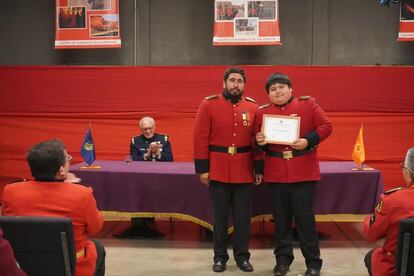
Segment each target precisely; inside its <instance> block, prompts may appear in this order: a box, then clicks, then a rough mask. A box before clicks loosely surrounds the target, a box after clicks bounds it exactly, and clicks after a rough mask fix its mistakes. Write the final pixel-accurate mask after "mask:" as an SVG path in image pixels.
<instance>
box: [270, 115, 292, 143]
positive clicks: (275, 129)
mask: <svg viewBox="0 0 414 276" xmlns="http://www.w3.org/2000/svg"><path fill="white" fill-rule="evenodd" d="M299 130H300V117H292V116H279V115H270V114H263V123H262V132H263V133H264V135H265V136H266V142H267V143H269V144H282V145H290V144H292V142H293V141H295V140H296V139H298V138H299Z"/></svg>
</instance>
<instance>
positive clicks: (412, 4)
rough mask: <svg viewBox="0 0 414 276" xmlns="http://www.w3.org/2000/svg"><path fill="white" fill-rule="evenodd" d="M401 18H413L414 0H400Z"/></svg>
mask: <svg viewBox="0 0 414 276" xmlns="http://www.w3.org/2000/svg"><path fill="white" fill-rule="evenodd" d="M401 20H414V0H402V1H401Z"/></svg>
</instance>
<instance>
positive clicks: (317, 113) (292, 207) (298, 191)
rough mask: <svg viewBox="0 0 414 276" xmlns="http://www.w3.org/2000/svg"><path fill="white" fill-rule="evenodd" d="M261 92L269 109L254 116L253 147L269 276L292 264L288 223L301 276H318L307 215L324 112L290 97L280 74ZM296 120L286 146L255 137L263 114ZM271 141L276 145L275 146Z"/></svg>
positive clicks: (324, 133)
mask: <svg viewBox="0 0 414 276" xmlns="http://www.w3.org/2000/svg"><path fill="white" fill-rule="evenodd" d="M266 92H267V94H268V96H269V100H270V102H271V103H270V104H267V105H264V106H261V107H260V108H259V110H258V112H257V114H256V123H255V133H256V142H257V144H258V145H259V147H260V149H261V150H262V152H263V155H264V179H263V181H264V182H265V183H267V184H268V188H269V196H270V200H271V205H272V212H273V217H274V220H275V226H276V227H275V243H276V247H275V249H274V254H275V256H276V266H275V268H274V270H273V273H274V275H286V273H287V272H288V271H289V266H290V264H291V263H292V262H293V259H294V256H293V247H292V239H293V237H292V223H293V222H294V224H295V226H296V228H297V232H298V239H299V244H300V248H301V251H302V254H303V256H304V258H305V262H306V267H307V270H306V273H305V275H306V276H310V275H312V276H314V275H319V274H320V270H321V267H322V259H321V258H320V249H319V241H318V233H317V230H316V223H315V216H314V213H313V197H314V192H315V187H316V183H317V181H318V180H319V179H320V171H319V162H318V158H317V153H316V148H317V146H318V144H319V143H320V142H322V141H323V140H325V139H326V138H327V137H328V136H329V135H330V134H331V132H332V125H331V123H330V122H329V120H328V118H327V116H326V114H325V112H324V111H323V110H322V108H321V107H320V106H319V105H318V104H317V103H316V101H315V99H313V98H311V97H309V96H301V97H295V96H293V95H292V84H291V81H290V79H289V77H288V76H287V75H285V74H281V73H276V74H272V75H270V76H269V78H268V80H267V82H266ZM264 114H268V115H278V116H289V117H300V129H299V138H298V139H296V140H294V141H291V143H290V144H289V145H285V144H275V143H267V142H268V141H267V140H266V136H265V134H264V133H262V132H261V128H262V121H263V115H264ZM276 142H277V141H276Z"/></svg>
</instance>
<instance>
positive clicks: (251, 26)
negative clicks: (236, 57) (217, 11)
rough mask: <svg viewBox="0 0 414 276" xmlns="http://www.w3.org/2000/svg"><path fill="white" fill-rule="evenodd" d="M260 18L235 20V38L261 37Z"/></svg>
mask: <svg viewBox="0 0 414 276" xmlns="http://www.w3.org/2000/svg"><path fill="white" fill-rule="evenodd" d="M258 22H259V19H258V18H237V19H235V20H234V23H235V24H234V28H235V30H234V36H235V37H242V36H245V37H246V36H247V37H249V36H258V35H259V23H258Z"/></svg>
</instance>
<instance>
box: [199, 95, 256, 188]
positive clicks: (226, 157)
mask: <svg viewBox="0 0 414 276" xmlns="http://www.w3.org/2000/svg"><path fill="white" fill-rule="evenodd" d="M257 108H258V106H257V104H256V103H255V102H254V101H253V100H251V99H249V98H245V97H243V98H242V100H241V101H240V102H239V103H236V104H233V103H231V102H229V101H227V100H226V99H225V98H224V97H223V96H222V95H216V96H210V97H207V98H206V99H204V100H203V101H202V102H201V105H200V107H199V109H198V113H197V117H196V119H195V126H194V159H195V160H194V161H195V168H196V173H198V174H201V173H206V172H210V180H216V181H220V182H224V183H234V184H237V183H253V181H254V177H253V175H254V172H253V155H252V152H251V151H249V152H244V153H236V154H234V155H231V154H229V153H225V152H214V151H210V150H209V146H220V147H246V146H251V144H252V139H253V135H254V133H253V131H254V118H255V113H256V111H257Z"/></svg>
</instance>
